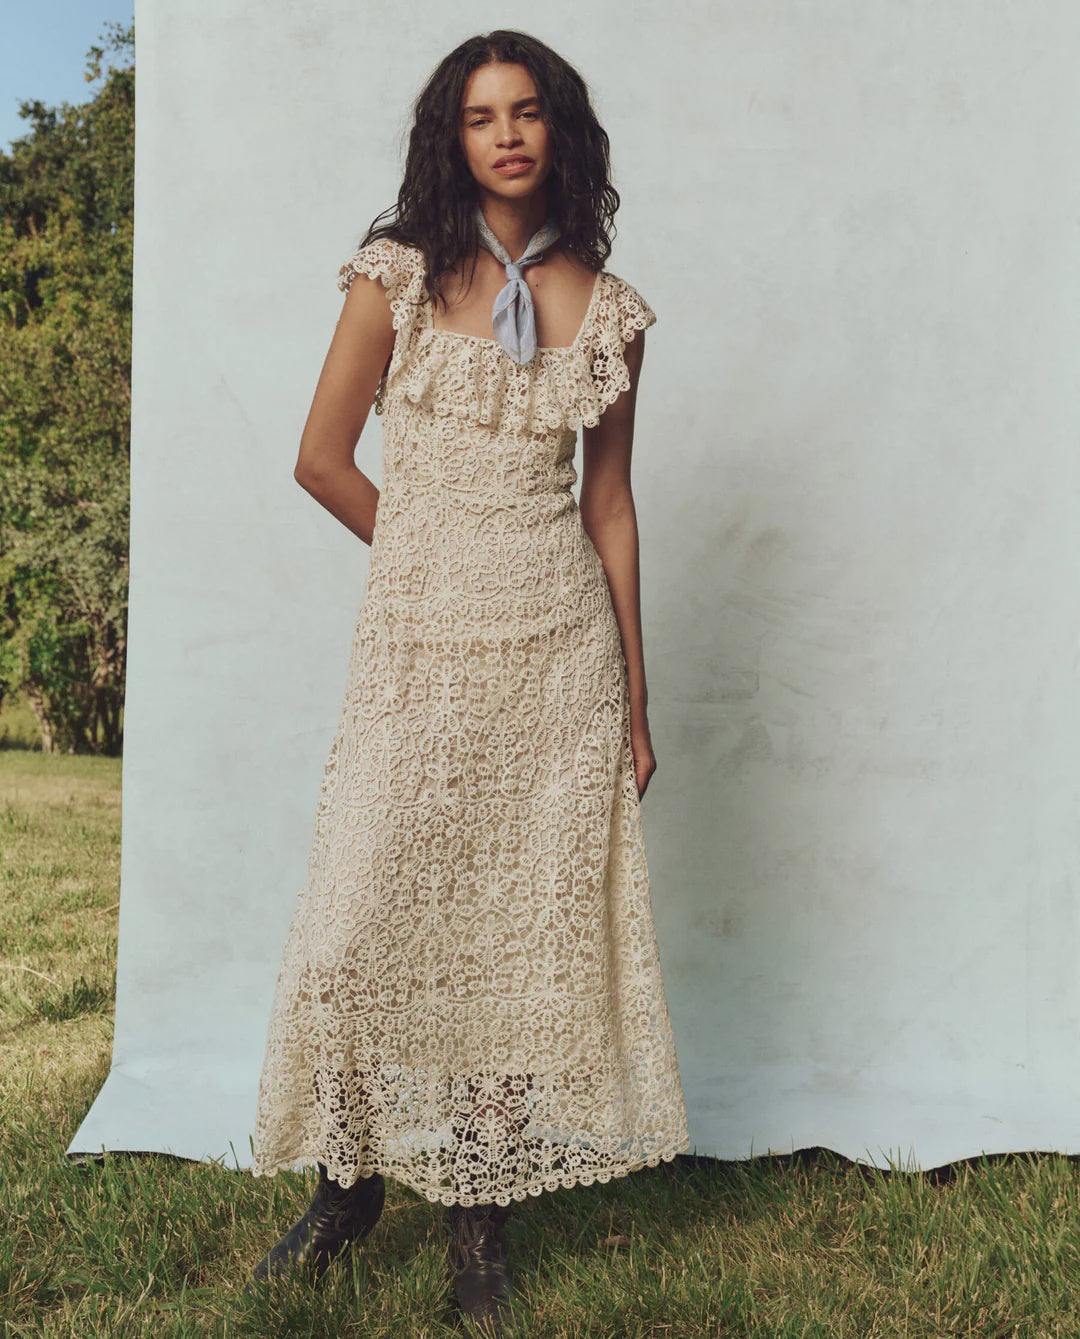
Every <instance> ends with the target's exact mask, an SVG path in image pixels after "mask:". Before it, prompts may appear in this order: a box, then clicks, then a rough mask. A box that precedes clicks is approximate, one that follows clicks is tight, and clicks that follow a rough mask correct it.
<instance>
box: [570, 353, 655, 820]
mask: <svg viewBox="0 0 1080 1339" xmlns="http://www.w3.org/2000/svg"><path fill="white" fill-rule="evenodd" d="M644 356H645V332H644V331H643V330H642V331H639V332H638V333H637V334H636V335H635V336H634V338H633V339H632V340H631V341H630V343H629V344H628V345H627V346H626V349H625V352H624V355H623V357H624V361H625V362H626V367H627V370H628V371H629V373H630V388H629V389H628V390H625V391H623V393H622V394H621V395H620V396H619V397H618V399H616V400H615V401H614V402H613V403H612V404H610V405H608V406H607V408H606V409H605V410H604V412H603V413H602V414H601V415H600V422H599V423H598V424H597V425H596V427H594V428H588V427H587V428H584V429H583V430H582V456H583V467H582V477H581V503H580V506H581V519H582V522H583V524H584V526H585V530H586V532H587V534H588V536H589V538H590V540H592V543H593V547H594V548H595V549H596V551H597V553H598V554H599V555H600V561H601V562H602V563H603V564H604V571H605V573H606V575H607V580H608V587H609V589H610V591H611V602H612V605H613V606H614V609H615V618H616V620H617V621H618V624H619V635H620V637H621V638H622V648H623V656H624V658H625V660H626V674H627V684H628V687H629V692H630V731H631V742H632V745H633V750H634V770H635V772H636V774H637V788H638V795H639V797H640V796H642V795H644V794H645V788H646V787H647V786H648V784H649V779H650V777H651V776H652V774H653V773H654V772H655V771H656V755H655V754H654V753H653V747H652V740H651V739H650V737H649V715H648V704H649V690H648V686H647V684H646V682H645V652H644V649H643V646H642V638H641V579H640V568H639V561H638V528H637V512H636V510H635V508H634V495H633V493H632V492H631V488H630V456H631V451H632V449H633V445H634V411H635V408H636V405H637V388H638V379H639V377H640V375H641V363H642V359H643V358H644Z"/></svg>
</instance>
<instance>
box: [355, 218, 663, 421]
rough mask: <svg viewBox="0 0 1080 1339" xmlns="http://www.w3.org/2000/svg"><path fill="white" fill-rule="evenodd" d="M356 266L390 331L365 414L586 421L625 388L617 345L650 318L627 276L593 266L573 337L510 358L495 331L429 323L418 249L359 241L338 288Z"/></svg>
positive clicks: (621, 349)
mask: <svg viewBox="0 0 1080 1339" xmlns="http://www.w3.org/2000/svg"><path fill="white" fill-rule="evenodd" d="M357 274H365V275H367V276H368V277H369V278H372V279H375V278H377V279H379V280H380V281H381V282H382V283H383V284H384V286H385V287H386V289H387V293H388V295H389V298H390V306H391V308H392V310H393V317H394V331H395V336H396V337H395V340H394V349H393V353H392V354H391V357H390V362H389V365H388V367H387V370H386V372H385V373H384V375H383V377H382V379H381V380H380V382H379V386H378V388H377V389H376V392H375V412H376V413H377V414H381V413H383V412H384V410H385V412H386V413H388V414H391V415H393V416H394V417H395V419H396V418H397V416H398V415H399V414H408V413H412V412H415V411H423V412H426V413H428V414H431V415H434V416H436V417H439V418H451V417H452V418H457V419H459V420H461V421H462V422H463V423H473V424H478V425H482V426H483V427H484V428H486V429H487V430H489V431H498V432H500V433H502V434H506V435H513V434H516V433H526V434H530V435H535V434H546V433H561V434H566V433H573V432H575V431H576V430H577V429H578V428H579V427H582V426H584V427H595V426H596V425H597V424H598V423H599V422H600V416H601V414H602V413H603V412H604V410H605V409H606V408H607V406H608V405H611V404H613V403H614V402H615V400H616V399H618V397H619V396H620V395H621V394H622V393H623V392H624V391H626V390H629V388H630V372H629V369H628V367H627V365H626V359H625V357H624V353H625V350H626V346H627V345H628V344H629V342H630V341H631V340H632V339H633V338H634V336H635V334H636V333H637V331H639V330H646V329H648V327H649V326H651V325H652V324H653V322H654V321H655V320H656V314H655V313H654V312H653V310H652V308H651V307H650V306H649V304H648V303H647V302H646V301H645V299H644V298H643V297H642V296H641V294H640V293H639V292H638V291H637V289H636V288H634V287H633V285H632V284H629V283H627V282H626V280H625V279H622V278H620V277H619V276H618V275H616V274H612V273H611V272H610V271H608V270H600V271H598V272H597V275H596V279H595V281H594V283H593V291H592V296H591V298H590V300H589V305H588V308H587V309H586V312H585V316H584V317H583V319H582V322H581V327H580V329H579V330H578V332H577V335H576V336H575V337H574V340H573V342H572V343H571V344H566V345H548V346H545V347H541V348H538V349H537V351H536V354H535V356H534V357H533V358H532V359H531V360H530V361H529V362H528V363H524V364H520V363H516V362H515V361H514V360H513V358H511V357H510V355H509V354H508V353H507V352H506V350H505V349H504V348H503V347H502V345H501V344H500V343H499V342H498V340H496V339H491V338H488V337H487V336H485V335H468V334H463V333H462V332H460V331H457V330H442V329H436V327H435V326H434V325H433V323H432V315H433V306H432V303H431V299H430V297H429V296H428V294H427V290H426V285H425V282H424V279H425V269H424V255H423V252H422V251H421V250H420V249H419V248H418V247H414V246H411V245H408V244H405V243H401V242H397V241H394V240H392V239H389V238H381V239H379V240H378V241H375V242H372V243H369V245H368V246H366V247H363V248H361V249H360V250H359V251H357V252H355V253H354V254H353V255H352V256H351V257H350V258H349V260H348V261H346V263H345V264H344V265H343V266H342V267H341V270H340V272H339V276H338V287H339V288H341V289H342V290H343V291H344V290H347V289H348V287H349V285H350V284H351V283H352V280H353V278H354V277H355V276H356V275H357ZM395 430H396V429H395Z"/></svg>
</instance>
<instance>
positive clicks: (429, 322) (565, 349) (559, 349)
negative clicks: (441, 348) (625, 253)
mask: <svg viewBox="0 0 1080 1339" xmlns="http://www.w3.org/2000/svg"><path fill="white" fill-rule="evenodd" d="M604 273H605V271H604V270H597V272H596V278H595V279H594V281H593V290H592V294H591V296H590V297H589V305H588V306H587V307H586V308H585V315H584V316H583V317H582V319H581V325H580V326H579V327H578V332H577V334H576V335H575V336H574V338H573V341H572V343H570V344H538V345H537V346H536V352H537V354H538V355H539V354H541V353H573V351H574V350H575V349H576V348H577V346H578V345H579V344H580V343H581V341H582V339H583V338H584V337H585V332H586V331H587V330H588V328H589V326H590V325H591V324H592V319H593V313H594V311H595V309H596V306H597V302H598V300H599V297H600V281H601V280H602V279H603V277H604ZM423 330H424V332H425V334H430V335H431V336H435V335H449V336H450V338H451V339H462V340H466V341H468V342H469V343H471V344H489V345H494V347H495V348H497V349H502V352H503V353H504V354H506V356H507V358H509V357H510V355H509V354H508V353H506V350H505V349H503V347H502V345H501V344H500V343H499V341H498V340H497V339H494V338H493V337H491V336H489V335H467V334H465V333H464V332H463V331H461V330H446V329H445V328H443V327H442V326H437V325H435V324H434V304H433V302H432V301H431V299H430V298H429V299H428V301H427V302H425V303H424V325H423ZM522 366H528V364H522Z"/></svg>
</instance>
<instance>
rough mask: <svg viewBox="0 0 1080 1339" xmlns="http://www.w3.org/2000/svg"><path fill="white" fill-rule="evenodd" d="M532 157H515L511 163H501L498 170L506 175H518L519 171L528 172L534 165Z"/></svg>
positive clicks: (496, 169)
mask: <svg viewBox="0 0 1080 1339" xmlns="http://www.w3.org/2000/svg"><path fill="white" fill-rule="evenodd" d="M532 165H533V164H532V159H531V158H515V159H514V160H513V161H512V162H509V163H500V164H499V165H498V166H497V167H496V168H495V171H496V172H501V173H502V175H503V176H504V177H516V176H517V174H518V173H519V172H527V171H528V170H529V168H530V167H532Z"/></svg>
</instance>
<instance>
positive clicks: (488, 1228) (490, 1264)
mask: <svg viewBox="0 0 1080 1339" xmlns="http://www.w3.org/2000/svg"><path fill="white" fill-rule="evenodd" d="M511 1208H512V1206H511V1205H509V1204H507V1205H505V1206H503V1205H499V1204H478V1205H469V1206H466V1205H461V1204H451V1205H450V1206H449V1210H448V1217H449V1220H450V1242H449V1246H448V1251H447V1254H448V1257H449V1263H450V1273H451V1280H452V1283H453V1287H454V1299H455V1301H456V1302H457V1306H458V1310H459V1312H460V1314H461V1316H462V1317H463V1318H464V1319H465V1320H466V1321H467V1322H471V1323H472V1324H473V1325H474V1326H475V1327H476V1328H475V1330H470V1332H471V1333H478V1334H483V1335H490V1336H494V1337H496V1339H497V1337H498V1336H500V1335H501V1334H502V1328H501V1325H500V1320H501V1319H502V1318H505V1317H506V1316H507V1314H508V1308H509V1307H510V1305H511V1304H512V1303H513V1301H514V1298H515V1291H514V1285H513V1279H512V1278H511V1275H510V1271H509V1263H508V1262H509V1249H508V1247H507V1243H506V1239H505V1238H504V1236H503V1231H502V1229H503V1224H504V1223H505V1222H506V1220H507V1218H508V1217H509V1216H510V1210H511Z"/></svg>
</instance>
